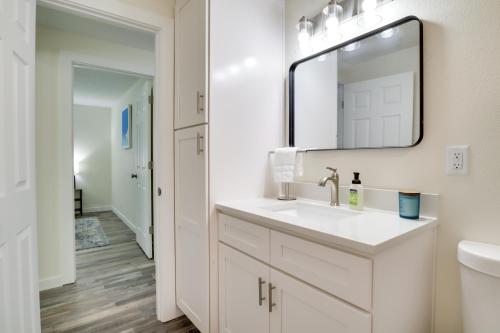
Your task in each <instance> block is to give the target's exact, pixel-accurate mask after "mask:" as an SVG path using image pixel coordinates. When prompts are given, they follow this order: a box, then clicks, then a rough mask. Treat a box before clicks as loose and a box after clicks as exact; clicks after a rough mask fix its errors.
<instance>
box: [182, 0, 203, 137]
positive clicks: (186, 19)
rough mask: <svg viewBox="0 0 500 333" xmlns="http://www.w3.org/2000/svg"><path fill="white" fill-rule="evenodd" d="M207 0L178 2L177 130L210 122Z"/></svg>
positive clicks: (183, 0)
mask: <svg viewBox="0 0 500 333" xmlns="http://www.w3.org/2000/svg"><path fill="white" fill-rule="evenodd" d="M206 7H207V6H206V1H205V0H181V1H177V4H176V11H175V15H176V16H175V96H176V97H175V128H176V129H177V128H183V127H187V126H192V125H198V124H202V123H206V122H207V119H208V118H207V112H206V107H205V104H206V103H205V102H206V100H207V98H206V96H205V90H206V87H205V85H206V83H205V80H206V58H207V57H206V23H207V18H206Z"/></svg>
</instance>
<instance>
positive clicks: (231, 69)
mask: <svg viewBox="0 0 500 333" xmlns="http://www.w3.org/2000/svg"><path fill="white" fill-rule="evenodd" d="M239 72H240V66H238V65H232V66H231V67H229V73H231V74H238V73H239Z"/></svg>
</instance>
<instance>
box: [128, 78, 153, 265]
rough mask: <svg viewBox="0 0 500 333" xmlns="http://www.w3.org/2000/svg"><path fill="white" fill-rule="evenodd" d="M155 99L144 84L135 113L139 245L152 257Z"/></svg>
mask: <svg viewBox="0 0 500 333" xmlns="http://www.w3.org/2000/svg"><path fill="white" fill-rule="evenodd" d="M150 96H151V82H150V81H147V82H145V83H144V86H143V88H142V94H141V98H140V99H139V100H138V101H137V102H136V106H135V110H132V116H133V118H134V119H133V121H132V122H133V123H134V124H135V125H134V127H135V142H136V149H135V154H136V155H135V160H136V172H137V179H136V180H137V200H138V208H139V210H138V214H137V215H138V216H137V222H138V224H137V226H138V228H137V235H136V239H137V243H138V244H139V246H140V247H141V248H142V250H143V251H144V253H145V254H146V256H147V257H148V258H152V257H153V240H152V239H153V237H152V236H153V235H152V225H153V217H152V203H151V186H152V185H151V181H152V178H151V177H152V170H151V167H152V164H151V163H150V162H152V149H151V144H152V139H151V119H152V115H151V112H152V109H151V104H150V100H149V97H150Z"/></svg>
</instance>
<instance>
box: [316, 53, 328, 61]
mask: <svg viewBox="0 0 500 333" xmlns="http://www.w3.org/2000/svg"><path fill="white" fill-rule="evenodd" d="M327 56H328V54H322V55H320V56H319V57H318V61H319V62H323V61H325V60H326V57H327Z"/></svg>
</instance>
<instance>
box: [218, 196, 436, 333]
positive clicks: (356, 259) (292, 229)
mask: <svg viewBox="0 0 500 333" xmlns="http://www.w3.org/2000/svg"><path fill="white" fill-rule="evenodd" d="M216 207H217V210H218V236H219V322H220V326H219V328H220V332H224V333H229V332H231V333H256V332H259V333H266V332H272V333H278V332H287V333H304V332H311V333H313V332H336V333H337V332H338V333H369V332H373V333H402V332H404V333H425V332H431V331H432V322H433V318H432V313H433V312H432V308H433V289H434V288H433V286H434V247H435V230H436V226H437V220H436V219H434V218H421V219H419V220H414V221H413V220H404V219H401V218H400V217H399V216H398V215H397V214H396V213H394V212H387V211H377V210H365V211H362V212H355V211H352V210H349V209H347V208H345V207H330V206H329V205H328V204H326V203H322V202H316V201H309V200H297V201H293V202H281V201H278V200H274V199H255V200H242V201H233V202H225V203H219V204H217V205H216Z"/></svg>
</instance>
